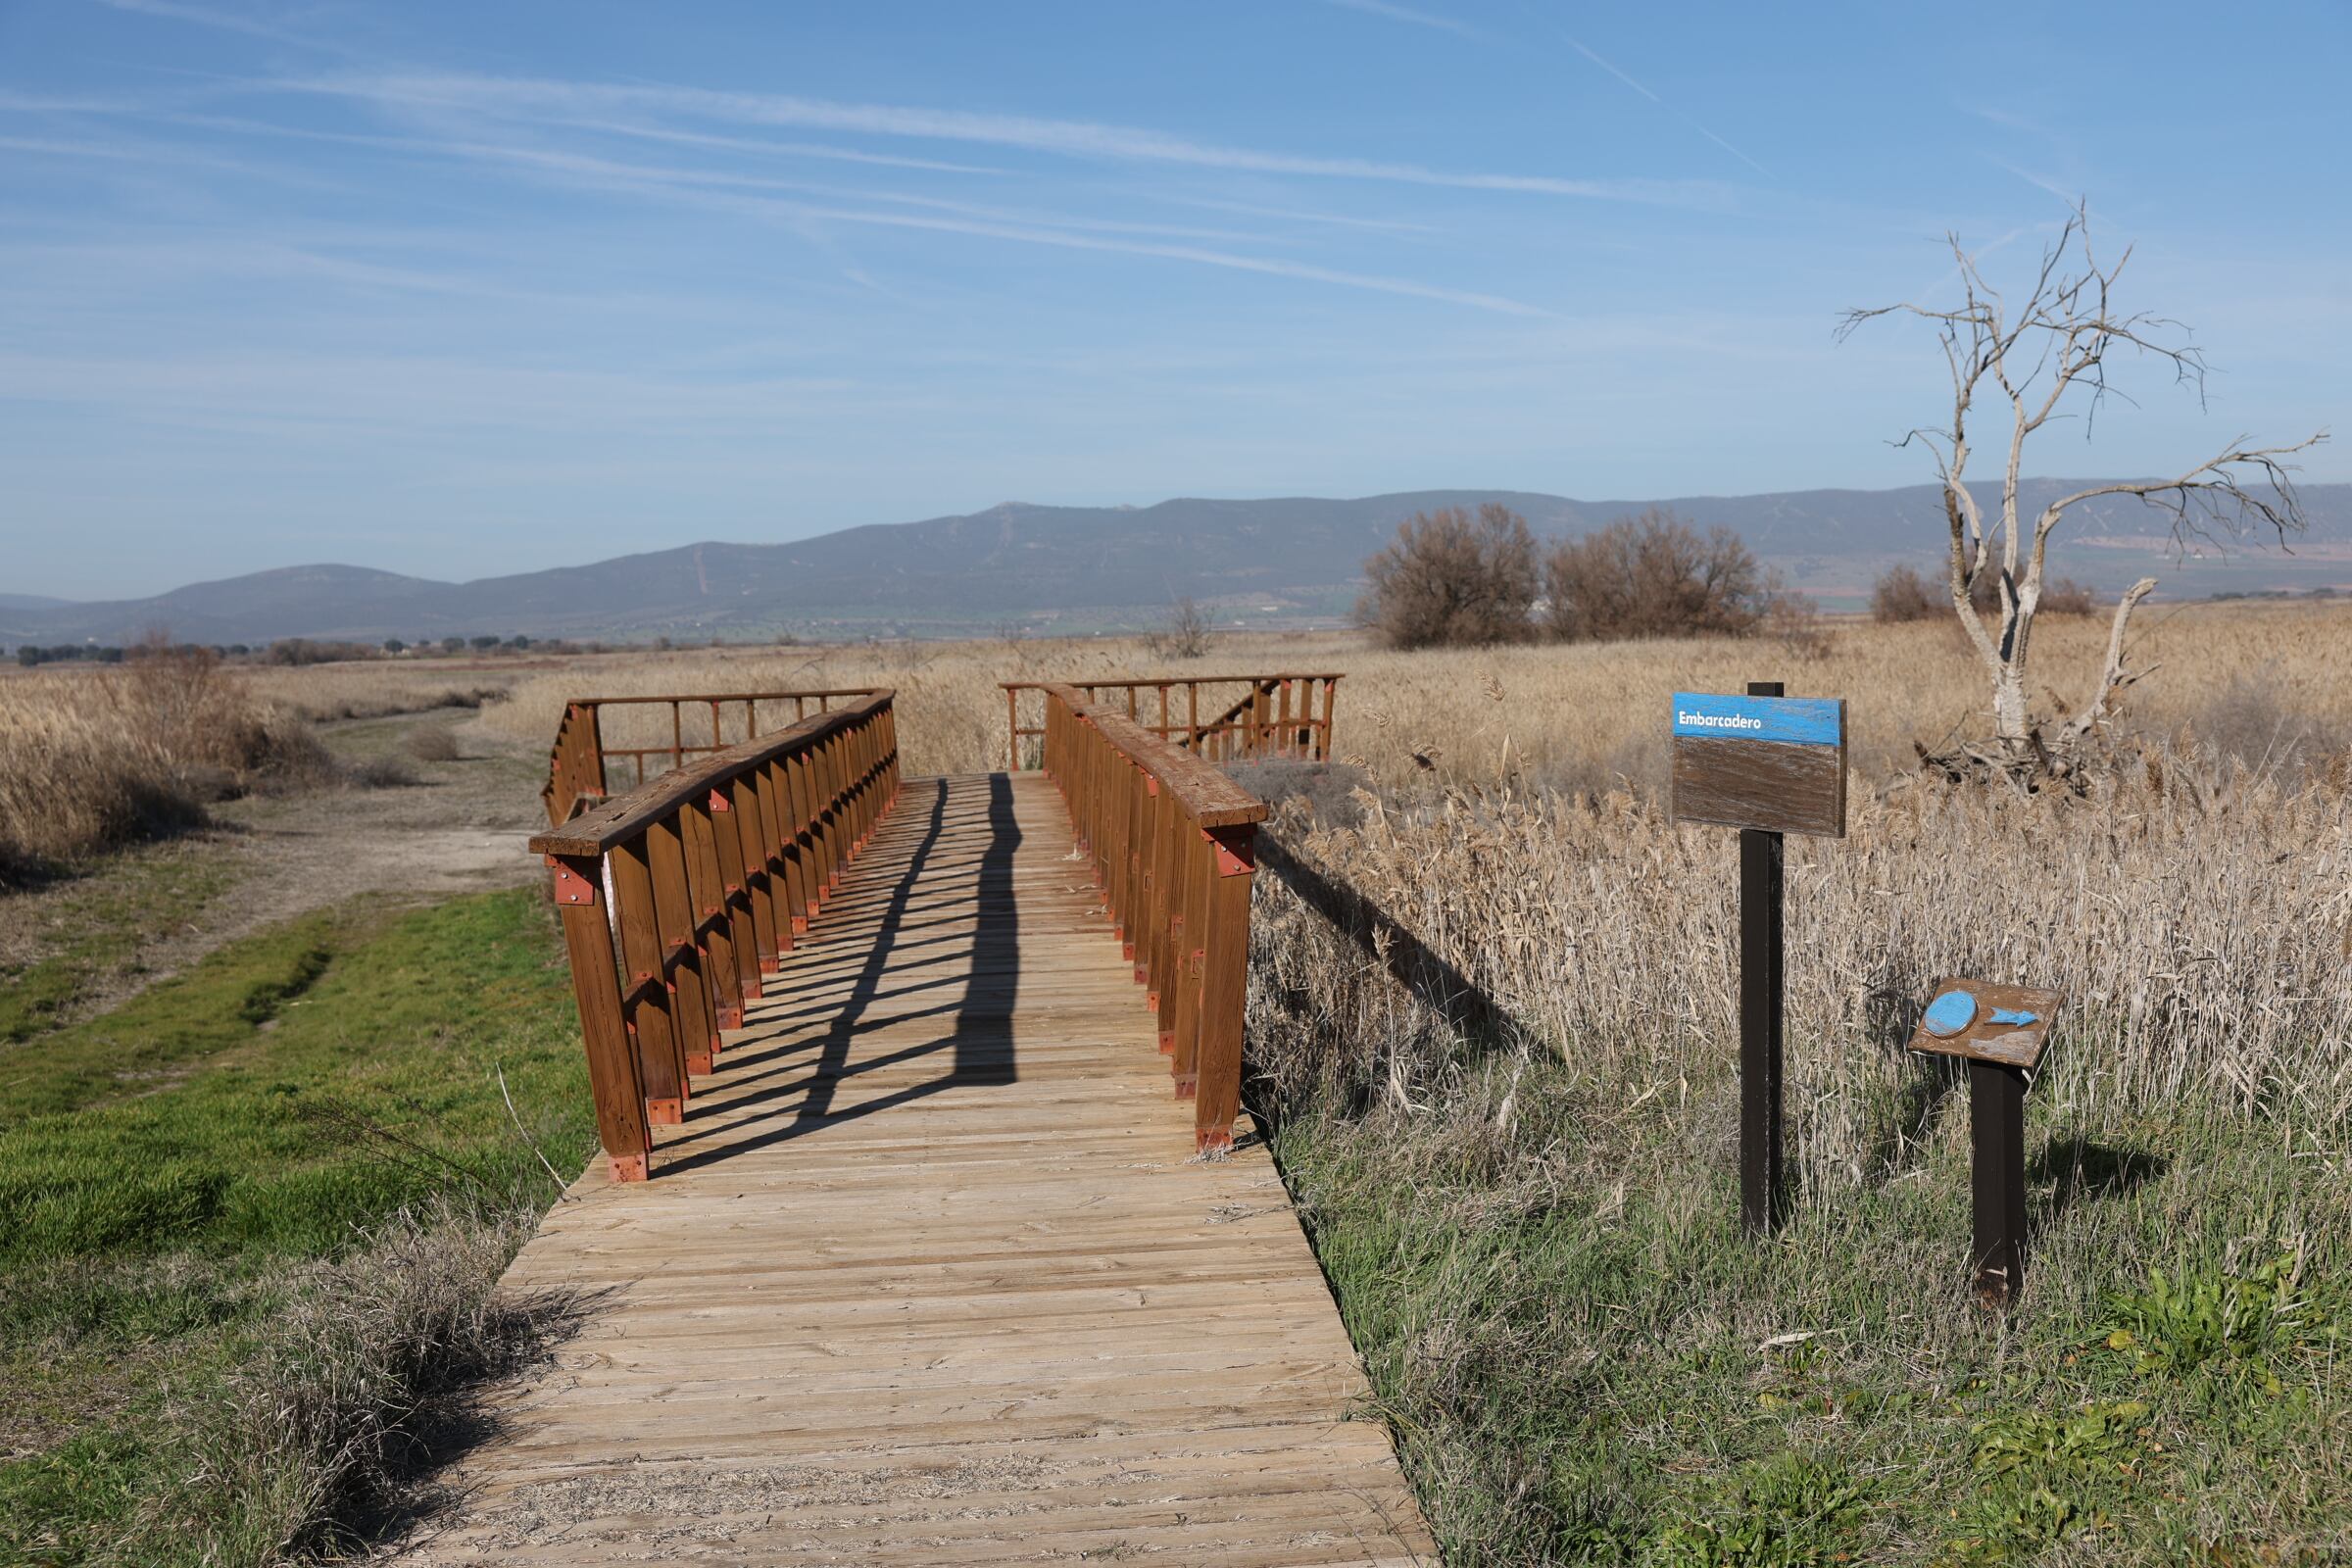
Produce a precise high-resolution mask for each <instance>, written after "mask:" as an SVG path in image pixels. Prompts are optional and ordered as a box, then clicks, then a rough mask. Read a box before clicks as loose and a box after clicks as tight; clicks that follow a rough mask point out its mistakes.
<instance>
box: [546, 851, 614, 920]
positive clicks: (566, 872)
mask: <svg viewBox="0 0 2352 1568" xmlns="http://www.w3.org/2000/svg"><path fill="white" fill-rule="evenodd" d="M547 863H548V864H549V865H551V866H553V867H555V871H556V903H558V904H559V905H565V904H567V905H571V906H573V907H579V908H594V907H596V886H597V883H598V882H599V881H601V880H602V877H601V876H599V875H598V874H596V871H595V866H596V862H595V861H593V860H588V859H580V860H576V861H575V860H572V859H568V858H564V857H562V856H556V855H551V856H549V857H547ZM583 866H585V867H588V868H589V869H588V870H582V869H581V867H583Z"/></svg>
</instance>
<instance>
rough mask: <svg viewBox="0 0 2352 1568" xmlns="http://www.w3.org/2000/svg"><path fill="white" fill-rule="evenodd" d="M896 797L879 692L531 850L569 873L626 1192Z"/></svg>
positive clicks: (593, 1051)
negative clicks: (656, 1135)
mask: <svg viewBox="0 0 2352 1568" xmlns="http://www.w3.org/2000/svg"><path fill="white" fill-rule="evenodd" d="M729 700H732V699H729ZM761 700H762V701H764V700H765V699H764V698H763V699H761ZM570 716H571V715H569V714H566V715H565V718H566V722H568V721H569V719H570ZM591 724H592V725H593V714H591ZM590 733H591V734H593V728H591V730H590ZM559 746H561V743H560V742H559ZM898 789H899V750H898V729H897V722H896V718H895V715H894V714H893V712H892V710H891V693H890V692H888V691H887V690H884V691H876V692H870V693H868V694H866V695H864V696H862V697H860V698H858V700H856V701H854V702H851V703H849V704H847V705H845V706H843V707H840V708H836V709H832V710H831V711H826V712H822V713H816V714H812V715H810V716H809V717H807V718H804V719H801V720H800V721H799V722H797V723H794V724H792V725H789V726H787V727H786V728H784V729H781V730H777V731H775V732H774V733H772V734H769V735H763V736H760V737H757V738H755V739H752V740H747V741H744V742H741V743H739V744H737V745H734V746H730V747H727V748H725V749H723V750H721V751H718V752H715V753H713V754H711V755H710V756H708V757H705V758H703V759H702V760H699V761H696V762H694V763H692V764H691V765H688V766H685V767H680V768H678V769H675V770H674V771H671V772H668V773H665V774H663V775H662V776H661V777H660V778H657V779H655V780H654V781H653V782H652V783H650V784H646V785H643V786H641V787H640V788H638V789H636V790H633V791H631V792H630V793H628V794H626V795H621V796H616V797H614V798H613V799H611V800H607V801H604V802H602V803H601V804H597V805H594V806H592V807H590V808H589V809H586V810H584V811H581V812H580V813H579V814H578V815H575V816H572V817H570V818H569V819H568V820H566V821H564V822H561V823H558V824H557V825H555V826H553V827H551V828H550V829H549V830H548V831H547V832H545V833H542V834H539V835H538V836H537V837H535V838H533V839H532V840H531V849H532V851H533V853H535V854H539V855H543V856H545V857H546V858H547V863H548V864H549V865H550V866H552V867H553V868H554V870H555V878H556V892H555V898H556V906H557V907H558V908H559V909H560V910H561V911H562V916H563V922H564V948H565V949H566V951H567V952H568V954H569V956H570V959H571V990H572V996H573V999H574V1000H575V1001H576V1002H577V1003H578V1004H579V1009H580V1031H581V1035H582V1039H583V1043H584V1044H585V1046H586V1048H587V1053H588V1081H589V1086H590V1089H591V1091H592V1093H593V1094H594V1096H595V1099H596V1126H597V1133H598V1136H599V1137H600V1138H601V1139H602V1140H603V1142H604V1146H605V1152H606V1154H607V1156H608V1157H609V1158H610V1159H611V1161H612V1171H613V1180H615V1181H643V1180H645V1178H646V1175H647V1171H648V1166H647V1156H648V1154H649V1153H650V1152H651V1151H652V1147H653V1141H652V1136H651V1134H650V1132H649V1130H648V1129H649V1126H650V1125H652V1124H658V1123H674V1122H677V1121H680V1120H682V1119H683V1118H684V1115H685V1107H686V1102H687V1099H688V1098H689V1096H690V1095H691V1093H692V1087H693V1085H692V1080H693V1078H694V1076H695V1075H696V1074H698V1073H708V1072H709V1071H710V1070H711V1065H712V1063H713V1062H714V1061H715V1060H716V1058H717V1054H718V1051H719V1031H720V1030H721V1029H730V1028H738V1027H740V1026H741V1025H742V1023H743V1007H744V1004H745V1003H746V1002H756V1001H758V1000H759V999H760V976H761V975H763V974H772V973H774V972H775V969H776V956H777V955H778V954H779V953H783V952H788V951H790V949H791V948H792V946H793V943H794V939H795V937H796V936H797V935H799V934H800V933H802V932H805V931H807V930H808V926H809V920H810V919H811V918H812V917H813V916H814V915H815V914H816V912H817V909H818V907H819V906H820V905H821V904H822V903H823V901H824V900H825V898H826V897H827V896H828V895H829V894H831V893H832V891H833V889H834V887H835V885H836V883H837V881H838V879H839V877H840V874H841V869H842V866H843V865H844V864H845V863H846V862H847V861H848V860H849V858H850V857H851V856H853V855H855V854H857V853H858V849H859V848H861V847H862V846H863V845H864V843H865V841H866V839H867V837H868V836H869V835H870V834H871V833H872V831H873V827H874V824H875V822H876V821H878V820H879V819H880V817H881V815H882V813H883V812H884V811H885V810H887V809H889V807H890V804H891V802H892V801H893V800H894V799H896V797H897V795H898Z"/></svg>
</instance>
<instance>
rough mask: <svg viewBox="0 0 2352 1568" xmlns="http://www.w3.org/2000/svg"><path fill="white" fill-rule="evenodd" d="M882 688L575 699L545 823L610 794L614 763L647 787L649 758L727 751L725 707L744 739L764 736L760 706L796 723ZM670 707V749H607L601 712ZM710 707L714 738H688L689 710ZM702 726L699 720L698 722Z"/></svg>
mask: <svg viewBox="0 0 2352 1568" xmlns="http://www.w3.org/2000/svg"><path fill="white" fill-rule="evenodd" d="M878 689H879V688H876V687H872V686H848V687H839V688H833V689H828V690H824V691H791V692H699V693H692V694H683V695H672V694H667V693H664V694H662V695H658V696H643V697H574V698H572V699H571V700H570V701H569V702H567V703H565V704H564V718H563V721H562V722H560V723H559V724H558V725H557V726H556V741H555V745H554V746H553V747H552V748H551V749H550V750H549V752H548V759H547V783H546V785H545V786H544V787H542V788H541V790H540V791H539V798H540V799H541V800H542V801H544V802H546V803H547V819H548V821H550V822H552V823H556V824H558V825H561V824H563V823H564V822H566V821H569V820H570V818H571V815H572V813H573V812H575V811H577V810H579V809H581V803H582V802H583V801H596V800H602V799H603V798H604V797H605V796H606V795H608V794H609V793H610V792H611V783H612V780H611V777H610V774H611V763H612V762H613V760H614V759H616V758H624V757H625V758H627V759H628V760H629V762H630V765H631V766H632V767H633V768H634V769H635V770H636V771H635V783H637V784H643V783H645V782H646V777H647V775H646V762H645V760H646V759H647V758H649V757H663V758H667V759H668V760H669V765H670V766H672V767H682V766H684V765H685V763H686V759H687V758H689V757H704V756H709V755H711V754H713V753H717V752H722V751H724V750H726V748H727V741H726V738H725V734H724V731H725V728H726V718H725V715H724V714H723V713H722V712H721V711H720V710H721V708H722V707H724V706H726V705H728V704H733V703H741V704H742V705H743V733H744V738H745V739H746V740H751V739H754V738H756V737H757V736H758V735H759V733H760V704H761V703H790V704H792V705H793V711H792V716H793V719H794V721H795V722H798V721H799V720H801V719H804V718H806V717H808V716H809V704H810V703H814V704H816V711H818V712H820V713H822V712H826V711H829V710H830V709H831V706H832V704H833V702H834V701H835V700H836V699H839V698H845V697H870V696H872V695H873V693H874V692H875V691H876V690H878ZM662 704H667V705H668V706H669V744H668V745H666V746H607V745H606V744H605V743H604V733H603V725H602V722H601V720H600V718H599V713H600V712H601V711H602V710H604V709H607V708H629V707H657V706H660V705H662ZM689 705H692V706H694V707H698V708H703V707H707V708H709V709H710V710H711V718H710V726H711V739H710V740H709V742H707V743H705V742H702V741H688V740H687V739H686V721H685V716H684V712H685V709H686V708H687V707H688V706H689ZM697 722H698V725H699V723H700V721H699V720H698V721H697Z"/></svg>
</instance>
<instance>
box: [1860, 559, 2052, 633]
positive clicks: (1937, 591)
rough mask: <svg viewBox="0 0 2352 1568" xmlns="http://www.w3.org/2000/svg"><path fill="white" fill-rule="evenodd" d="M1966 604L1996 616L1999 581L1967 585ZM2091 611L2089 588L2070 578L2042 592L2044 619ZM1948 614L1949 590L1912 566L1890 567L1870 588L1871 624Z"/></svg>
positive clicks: (1984, 576)
mask: <svg viewBox="0 0 2352 1568" xmlns="http://www.w3.org/2000/svg"><path fill="white" fill-rule="evenodd" d="M1968 602H1969V603H1970V604H1971V605H1973V606H1974V607H1976V611H1977V613H1979V614H1981V615H1990V614H1997V613H1999V611H2000V608H2001V580H2000V577H1999V576H1998V575H1997V574H1996V573H1992V572H1983V573H1980V574H1979V575H1978V576H1977V578H1976V580H1975V581H1974V582H1972V583H1970V584H1969V589H1968ZM2094 608H2095V607H2094V606H2093V604H2092V602H2091V595H2090V588H2089V585H2088V584H2085V583H2080V582H2077V581H2075V579H2074V578H2072V577H2061V578H2059V579H2058V580H2057V581H2055V582H2053V583H2051V584H2050V585H2049V586H2047V587H2046V588H2044V589H2042V591H2041V613H2043V614H2045V615H2087V614H2089V613H2091V612H2092V610H2093V609H2094ZM1950 613H1952V591H1951V589H1950V588H1948V587H1946V586H1945V585H1944V584H1942V583H1940V582H1931V581H1929V579H1928V577H1927V574H1926V573H1924V572H1922V571H1920V570H1919V569H1918V568H1917V567H1915V566H1905V565H1896V566H1889V567H1887V569H1886V570H1885V571H1884V572H1882V573H1881V574H1880V575H1879V580H1878V581H1877V582H1876V583H1874V584H1872V585H1871V590H1870V618H1871V619H1873V620H1879V621H1888V622H1900V621H1906V620H1930V619H1934V618H1935V617H1936V616H1939V615H1948V614H1950Z"/></svg>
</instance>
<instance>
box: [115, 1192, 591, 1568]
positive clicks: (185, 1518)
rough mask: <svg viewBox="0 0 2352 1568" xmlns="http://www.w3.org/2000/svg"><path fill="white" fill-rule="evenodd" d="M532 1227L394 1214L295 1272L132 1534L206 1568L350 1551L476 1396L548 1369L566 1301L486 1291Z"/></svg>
mask: <svg viewBox="0 0 2352 1568" xmlns="http://www.w3.org/2000/svg"><path fill="white" fill-rule="evenodd" d="M535 1219H536V1215H535V1214H534V1213H532V1212H529V1211H527V1210H524V1211H517V1212H515V1213H514V1214H512V1215H510V1216H509V1217H507V1218H504V1219H499V1220H483V1219H480V1218H477V1217H473V1216H472V1215H469V1214H466V1213H463V1212H460V1211H458V1210H456V1209H452V1208H446V1207H444V1208H441V1209H438V1210H436V1211H434V1212H431V1213H428V1214H424V1215H407V1214H404V1215H401V1216H399V1217H397V1218H395V1219H393V1220H392V1221H390V1222H388V1223H386V1224H385V1225H383V1226H381V1227H379V1228H378V1229H377V1230H376V1231H375V1232H373V1233H372V1234H371V1235H369V1236H368V1238H367V1239H366V1244H365V1245H364V1246H363V1247H362V1248H361V1249H360V1250H358V1251H357V1252H356V1253H354V1254H352V1255H351V1256H349V1257H347V1258H345V1259H343V1260H341V1261H337V1262H331V1263H319V1264H311V1265H306V1266H302V1267H299V1268H295V1269H291V1270H288V1271H287V1272H286V1273H285V1274H283V1275H282V1276H279V1277H278V1278H277V1279H276V1280H275V1281H274V1282H273V1283H274V1285H275V1287H276V1289H277V1290H279V1291H280V1292H282V1293H283V1296H284V1299H285V1306H284V1307H283V1309H282V1310H281V1311H279V1312H277V1313H274V1314H272V1316H271V1318H270V1334H269V1343H268V1346H267V1348H266V1349H265V1351H264V1353H262V1354H261V1355H260V1356H258V1357H256V1358H255V1359H254V1360H253V1361H252V1362H250V1363H249V1364H248V1365H247V1366H246V1368H245V1369H244V1370H243V1371H241V1372H240V1373H239V1374H238V1375H237V1376H236V1377H235V1379H234V1380H233V1382H232V1384H231V1386H230V1396H229V1397H228V1398H227V1399H226V1400H225V1401H222V1402H219V1403H209V1404H207V1405H205V1406H203V1407H200V1408H195V1409H190V1410H188V1411H186V1412H184V1417H183V1419H184V1423H185V1425H186V1427H187V1429H188V1431H189V1433H190V1438H189V1446H190V1449H191V1457H192V1464H191V1467H190V1473H188V1474H187V1475H185V1477H184V1478H183V1479H182V1481H181V1483H180V1484H179V1485H178V1486H177V1487H175V1488H173V1489H172V1491H170V1492H169V1493H167V1494H164V1495H159V1496H156V1497H154V1498H151V1499H150V1500H149V1502H148V1504H147V1506H146V1510H145V1512H144V1513H143V1514H142V1515H141V1516H139V1517H138V1518H135V1519H133V1520H131V1521H128V1524H129V1526H130V1528H131V1531H132V1533H133V1534H134V1535H135V1537H136V1538H137V1539H144V1540H154V1539H156V1538H157V1537H158V1536H160V1535H164V1534H178V1535H184V1536H186V1537H187V1538H189V1539H191V1540H193V1541H195V1542H197V1543H199V1544H200V1547H201V1549H200V1550H199V1551H198V1552H196V1553H195V1554H194V1555H196V1556H200V1557H201V1558H202V1560H204V1561H207V1562H244V1563H257V1564H281V1563H289V1562H293V1561H297V1560H309V1559H310V1556H311V1555H313V1554H317V1553H320V1552H332V1551H335V1550H338V1549H341V1548H345V1547H349V1546H351V1545H354V1544H358V1541H357V1540H356V1539H355V1537H354V1533H353V1528H352V1527H353V1526H354V1525H355V1524H358V1525H364V1524H366V1523H367V1522H368V1521H369V1520H370V1519H371V1518H374V1517H380V1516H381V1514H382V1513H383V1511H384V1510H385V1509H386V1507H387V1506H388V1505H390V1504H392V1503H393V1502H394V1501H395V1500H396V1499H397V1498H398V1497H399V1495H400V1489H401V1488H402V1486H403V1485H404V1483H405V1482H406V1481H407V1480H408V1478H409V1477H410V1476H411V1474H412V1473H413V1472H414V1471H415V1470H416V1468H417V1464H418V1463H419V1461H420V1460H422V1459H424V1458H425V1457H427V1455H428V1454H429V1451H430V1447H431V1445H432V1443H433V1441H434V1439H435V1438H436V1436H438V1435H440V1434H441V1433H443V1432H446V1431H447V1430H448V1428H449V1425H450V1424H451V1423H452V1422H453V1421H455V1420H456V1419H458V1418H460V1417H461V1416H462V1415H463V1414H464V1413H465V1409H466V1395H467V1393H468V1391H469V1390H471V1389H473V1388H475V1387H477V1386H479V1385H480V1384H482V1383H483V1382H485V1381H487V1380H489V1379H493V1378H497V1377H500V1376H503V1375H507V1374H510V1373H512V1372H514V1371H516V1370H519V1369H520V1368H522V1367H524V1366H527V1365H529V1364H531V1363H532V1362H534V1361H535V1360H537V1359H538V1358H540V1357H541V1356H542V1355H543V1354H544V1353H545V1352H546V1349H547V1348H548V1347H549V1345H551V1344H552V1343H553V1341H554V1340H555V1339H556V1338H557V1337H559V1336H560V1335H561V1334H562V1333H563V1332H564V1330H565V1329H566V1327H567V1326H568V1325H569V1323H570V1322H571V1321H572V1320H573V1319H574V1318H575V1317H576V1314H577V1312H578V1310H579V1307H580V1305H581V1303H580V1302H579V1300H578V1299H576V1298H572V1297H566V1296H562V1295H555V1294H542V1295H537V1296H518V1295H509V1294H504V1293H501V1292H499V1291H498V1290H497V1289H496V1287H497V1284H498V1279H499V1276H500V1275H501V1274H502V1273H503V1272H504V1271H505V1269H506V1265H507V1262H508V1260H509V1259H510V1258H511V1257H513V1256H514V1254H515V1249H516V1247H518V1246H519V1245H520V1244H521V1242H522V1241H523V1239H524V1238H525V1237H527V1236H528V1235H529V1234H530V1231H531V1228H532V1225H533V1223H534V1222H535Z"/></svg>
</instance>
